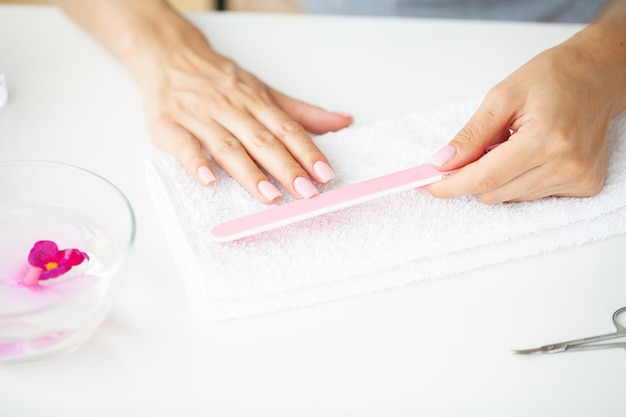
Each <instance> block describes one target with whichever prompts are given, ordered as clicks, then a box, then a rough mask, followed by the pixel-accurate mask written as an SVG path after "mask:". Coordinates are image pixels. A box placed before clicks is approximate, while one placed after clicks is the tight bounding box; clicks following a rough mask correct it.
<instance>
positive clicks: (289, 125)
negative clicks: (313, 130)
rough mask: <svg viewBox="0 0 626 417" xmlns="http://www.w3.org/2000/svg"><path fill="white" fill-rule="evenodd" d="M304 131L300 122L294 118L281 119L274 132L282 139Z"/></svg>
mask: <svg viewBox="0 0 626 417" xmlns="http://www.w3.org/2000/svg"><path fill="white" fill-rule="evenodd" d="M302 133H304V128H303V127H302V126H301V125H300V123H298V122H296V121H294V120H283V121H282V122H281V123H280V124H279V126H278V130H277V132H276V136H277V137H278V138H279V139H284V138H286V137H288V136H294V135H300V134H302Z"/></svg>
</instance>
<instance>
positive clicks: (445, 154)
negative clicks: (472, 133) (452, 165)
mask: <svg viewBox="0 0 626 417" xmlns="http://www.w3.org/2000/svg"><path fill="white" fill-rule="evenodd" d="M454 155H456V148H455V147H454V146H452V145H448V146H444V147H443V148H441V149H439V150H438V151H437V152H435V153H434V154H433V156H431V157H430V163H431V164H432V165H434V166H436V167H440V166H442V165H444V164H445V163H446V162H448V161H449V160H450V159H451V158H452V157H453V156H454Z"/></svg>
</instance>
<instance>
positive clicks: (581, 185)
mask: <svg viewBox="0 0 626 417" xmlns="http://www.w3.org/2000/svg"><path fill="white" fill-rule="evenodd" d="M605 180H606V175H604V174H598V173H596V172H595V171H591V170H590V171H588V172H586V173H584V174H583V175H582V176H581V177H580V178H579V180H578V181H577V188H578V191H579V193H581V196H582V197H591V196H593V195H596V194H598V193H599V192H600V191H601V190H602V188H603V187H604V181H605Z"/></svg>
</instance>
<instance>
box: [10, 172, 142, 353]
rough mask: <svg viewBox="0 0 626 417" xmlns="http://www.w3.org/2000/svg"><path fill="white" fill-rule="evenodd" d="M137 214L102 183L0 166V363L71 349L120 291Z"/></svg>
mask: <svg viewBox="0 0 626 417" xmlns="http://www.w3.org/2000/svg"><path fill="white" fill-rule="evenodd" d="M134 238H135V216H134V213H133V209H132V207H131V205H130V203H129V202H128V200H127V199H126V197H125V196H124V194H122V192H121V191H120V190H119V189H118V188H117V187H116V186H115V185H113V184H112V183H111V182H109V181H108V180H106V179H105V178H103V177H101V176H99V175H97V174H94V173H92V172H89V171H87V170H84V169H81V168H78V167H74V166H71V165H66V164H62V163H55V162H44V161H19V162H0V365H6V364H19V363H31V362H36V361H42V360H46V359H51V358H55V357H58V356H60V355H64V354H67V353H68V352H71V351H73V350H74V349H76V348H78V347H79V346H80V345H81V344H83V343H84V342H85V341H87V339H88V338H89V337H90V336H91V335H92V334H93V333H94V332H95V331H96V329H97V328H98V326H99V325H100V324H101V323H102V321H103V320H104V318H105V317H106V315H107V313H108V312H109V311H110V309H111V307H112V304H113V301H114V299H115V297H116V295H117V293H118V292H119V290H120V287H121V283H122V281H123V269H124V265H125V263H126V260H127V258H128V255H129V253H130V251H131V248H132V246H133V242H134Z"/></svg>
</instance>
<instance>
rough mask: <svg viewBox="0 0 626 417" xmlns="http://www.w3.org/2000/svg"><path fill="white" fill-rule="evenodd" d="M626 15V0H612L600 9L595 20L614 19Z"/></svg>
mask: <svg viewBox="0 0 626 417" xmlns="http://www.w3.org/2000/svg"><path fill="white" fill-rule="evenodd" d="M622 15H626V0H612V1H609V2H608V3H607V4H606V6H604V7H603V8H602V10H600V12H599V13H598V15H597V16H596V17H595V18H594V21H596V22H598V21H600V20H606V19H612V18H614V17H618V16H622Z"/></svg>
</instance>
